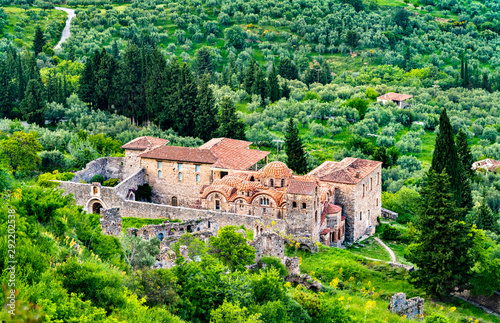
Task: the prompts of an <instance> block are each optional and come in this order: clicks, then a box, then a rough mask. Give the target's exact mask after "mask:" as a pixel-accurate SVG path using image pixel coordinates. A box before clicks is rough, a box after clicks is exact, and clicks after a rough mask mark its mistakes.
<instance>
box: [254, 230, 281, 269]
mask: <svg viewBox="0 0 500 323" xmlns="http://www.w3.org/2000/svg"><path fill="white" fill-rule="evenodd" d="M250 245H251V246H252V247H254V248H255V251H256V253H255V262H259V260H260V259H261V258H262V257H265V256H270V257H277V258H279V259H281V261H283V259H284V257H285V239H284V238H283V237H281V236H280V235H279V234H277V233H275V232H271V231H265V232H263V233H262V234H261V235H259V236H257V237H254V239H253V241H252V242H251V243H250Z"/></svg>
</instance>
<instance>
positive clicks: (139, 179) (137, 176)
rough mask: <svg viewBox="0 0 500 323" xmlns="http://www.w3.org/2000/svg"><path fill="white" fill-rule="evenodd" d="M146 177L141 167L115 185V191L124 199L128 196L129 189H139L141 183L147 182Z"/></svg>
mask: <svg viewBox="0 0 500 323" xmlns="http://www.w3.org/2000/svg"><path fill="white" fill-rule="evenodd" d="M145 179H146V177H145V172H144V169H141V170H139V171H137V172H136V173H134V174H132V175H131V176H129V177H127V178H126V179H124V180H123V181H122V182H121V183H120V184H118V185H116V186H115V187H114V190H115V193H116V194H117V195H118V196H120V197H121V198H123V199H124V198H126V197H127V194H128V192H129V190H131V189H132V190H137V187H138V186H139V185H142V184H144V183H146V180H145Z"/></svg>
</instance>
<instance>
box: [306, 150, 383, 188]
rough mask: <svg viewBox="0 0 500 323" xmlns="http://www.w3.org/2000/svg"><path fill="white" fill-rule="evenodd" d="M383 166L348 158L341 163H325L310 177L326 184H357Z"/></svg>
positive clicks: (373, 162) (372, 161)
mask: <svg viewBox="0 0 500 323" xmlns="http://www.w3.org/2000/svg"><path fill="white" fill-rule="evenodd" d="M381 165H382V163H381V162H379V161H375V160H367V159H359V158H351V157H347V158H344V159H343V160H342V161H340V162H332V161H325V162H324V163H323V164H321V165H319V166H318V167H316V168H315V169H313V170H312V171H311V172H310V173H309V175H310V176H314V177H316V178H319V179H320V180H321V181H325V182H333V183H343V184H357V183H359V182H360V181H361V180H362V179H363V178H365V177H366V176H368V175H369V174H370V173H371V172H373V171H374V170H375V169H376V168H377V167H380V166H381Z"/></svg>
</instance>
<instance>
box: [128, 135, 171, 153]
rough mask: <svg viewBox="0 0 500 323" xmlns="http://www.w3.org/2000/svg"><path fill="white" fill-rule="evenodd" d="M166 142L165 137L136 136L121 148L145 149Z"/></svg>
mask: <svg viewBox="0 0 500 323" xmlns="http://www.w3.org/2000/svg"><path fill="white" fill-rule="evenodd" d="M167 143H168V140H167V139H162V138H155V137H148V136H144V137H138V138H135V139H133V140H131V141H129V142H127V143H126V144H125V145H123V146H122V149H129V150H146V149H148V148H153V147H156V146H160V145H165V144H167Z"/></svg>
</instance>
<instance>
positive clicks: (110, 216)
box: [100, 208, 122, 236]
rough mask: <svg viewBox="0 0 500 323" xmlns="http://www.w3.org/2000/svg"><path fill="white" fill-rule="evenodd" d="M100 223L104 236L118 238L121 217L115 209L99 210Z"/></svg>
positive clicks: (120, 229) (120, 228) (120, 230)
mask: <svg viewBox="0 0 500 323" xmlns="http://www.w3.org/2000/svg"><path fill="white" fill-rule="evenodd" d="M100 222H101V228H102V232H104V234H107V235H113V236H119V235H120V233H121V232H122V217H121V216H120V214H119V210H118V209H117V208H111V209H107V210H105V209H101V219H100Z"/></svg>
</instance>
